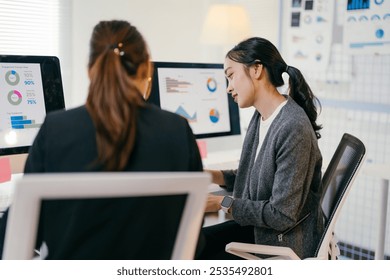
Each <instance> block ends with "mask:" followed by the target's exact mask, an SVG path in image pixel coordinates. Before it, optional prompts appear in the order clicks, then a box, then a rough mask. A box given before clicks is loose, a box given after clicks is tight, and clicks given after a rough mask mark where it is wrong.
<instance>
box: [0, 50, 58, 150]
mask: <svg viewBox="0 0 390 280" xmlns="http://www.w3.org/2000/svg"><path fill="white" fill-rule="evenodd" d="M0 63H39V65H40V67H41V75H42V86H43V95H44V100H45V109H46V114H47V113H48V112H50V111H55V110H60V109H65V98H64V91H63V85H62V77H61V67H60V61H59V59H58V57H56V56H35V55H0ZM29 148H30V146H19V147H9V148H8V147H7V148H5V147H0V156H6V155H15V154H24V153H28V150H29Z"/></svg>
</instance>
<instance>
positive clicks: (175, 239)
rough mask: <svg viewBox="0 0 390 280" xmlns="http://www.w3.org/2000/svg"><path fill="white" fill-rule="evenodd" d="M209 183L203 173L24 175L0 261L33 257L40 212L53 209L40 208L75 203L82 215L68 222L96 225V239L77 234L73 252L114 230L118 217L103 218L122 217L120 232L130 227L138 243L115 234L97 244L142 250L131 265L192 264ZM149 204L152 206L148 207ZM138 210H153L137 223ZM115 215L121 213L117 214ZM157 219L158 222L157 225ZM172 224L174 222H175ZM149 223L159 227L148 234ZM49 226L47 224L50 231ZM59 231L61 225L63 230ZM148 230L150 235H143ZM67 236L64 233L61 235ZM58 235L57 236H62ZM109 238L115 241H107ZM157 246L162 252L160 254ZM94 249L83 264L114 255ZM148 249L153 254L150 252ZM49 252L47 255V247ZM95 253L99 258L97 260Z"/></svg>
mask: <svg viewBox="0 0 390 280" xmlns="http://www.w3.org/2000/svg"><path fill="white" fill-rule="evenodd" d="M210 180H211V179H210V176H209V175H208V174H206V173H203V172H170V173H168V172H164V173H154V172H148V173H136V172H131V173H130V172H128V173H126V172H122V173H119V172H116V173H96V172H95V173H67V174H65V173H62V174H52V173H51V174H48V173H46V174H26V175H24V177H23V178H22V179H21V180H20V181H19V182H18V183H17V184H16V187H15V193H14V198H13V202H12V204H11V207H10V212H9V217H8V222H7V230H6V236H5V244H4V251H3V259H13V260H16V259H32V258H33V257H34V248H35V246H36V244H35V243H36V236H37V229H38V223H39V220H40V209H46V210H45V211H48V209H50V210H53V207H54V206H52V208H44V207H49V206H48V205H50V203H51V201H52V200H55V201H56V202H58V201H62V202H63V201H64V200H65V202H66V203H68V204H66V203H65V204H62V206H64V207H68V206H69V203H78V204H77V207H81V209H83V211H79V212H76V214H74V213H73V214H72V215H69V219H71V218H73V219H74V218H78V217H75V216H77V215H78V214H81V215H82V216H83V218H84V220H87V221H89V219H93V220H94V221H95V220H96V221H97V222H96V226H95V228H92V230H93V232H94V233H95V234H90V232H89V235H88V234H85V233H80V234H79V233H78V232H77V233H76V234H74V235H77V237H79V236H80V235H84V239H85V240H83V242H81V243H80V244H77V245H76V246H73V247H72V248H74V247H76V248H77V249H79V248H78V247H79V246H80V247H82V249H84V248H88V246H87V245H88V244H90V243H89V242H90V240H91V239H93V238H95V239H96V238H97V236H99V231H101V230H111V229H110V228H108V229H107V224H108V225H113V223H115V222H116V220H115V218H116V217H117V216H108V217H107V214H106V215H105V213H107V212H108V213H116V214H118V215H122V216H123V214H125V215H127V216H126V221H127V222H128V223H125V226H126V227H132V228H130V232H133V230H134V231H135V232H137V234H138V235H136V236H137V240H132V239H130V238H131V237H130V236H128V234H126V235H125V236H123V235H124V234H122V236H119V233H121V231H118V232H119V233H117V232H115V234H116V235H115V237H116V238H115V240H111V243H110V240H106V238H101V239H99V240H101V244H117V243H115V242H117V241H118V240H117V239H118V237H119V239H120V241H121V243H119V245H120V246H119V247H120V248H119V250H123V251H125V253H124V254H126V253H127V252H130V251H131V250H133V251H136V249H135V247H137V248H138V249H139V250H143V248H146V247H147V248H146V249H145V250H144V251H143V252H140V253H139V254H138V253H136V254H135V255H134V254H130V255H131V258H134V259H160V258H162V259H164V258H165V259H178V260H179V259H193V258H194V254H195V249H196V245H197V241H198V236H199V231H200V228H201V226H202V221H203V213H204V208H205V203H206V197H207V193H208V186H209V185H210V182H211V181H210ZM151 198H152V202H150V199H151ZM115 199H116V200H115ZM125 199H130V200H125ZM142 199H144V200H142ZM147 199H149V200H147ZM69 201H71V202H69ZM41 202H43V203H41ZM90 202H92V203H97V204H92V206H91V204H88V203H90ZM45 203H46V204H45ZM137 203H138V204H137ZM146 203H147V204H146ZM141 204H142V205H147V206H145V207H147V209H149V207H151V208H153V207H154V206H156V207H155V208H157V209H150V211H145V212H147V215H146V218H145V219H144V218H142V219H141V218H139V219H138V220H137V218H136V217H137V215H139V216H140V214H143V213H142V212H141V213H140V212H139V211H138V209H139V207H140V206H137V207H136V209H135V211H134V209H132V208H131V207H133V208H134V205H141ZM132 205H133V206H132ZM164 206H165V207H164ZM56 207H57V206H56ZM88 207H89V208H88ZM91 207H92V208H91ZM145 207H144V208H143V209H145ZM68 208H69V207H68ZM54 209H56V208H54ZM72 209H73V208H72ZM86 209H92V210H90V212H88V213H89V214H92V215H90V216H87V217H84V216H85V214H84V213H85V211H86ZM112 209H114V210H112ZM129 209H132V210H129ZM115 211H116V212H115ZM119 211H120V213H117V212H119ZM129 211H131V212H129ZM137 211H138V212H137ZM166 211H168V212H166ZM59 212H61V211H59ZM165 212H166V213H165ZM164 213H165V214H164ZM45 214H46V215H47V212H43V215H45ZM61 217H63V216H61ZM157 217H158V218H157ZM175 217H176V218H175ZM99 219H100V220H99ZM156 219H158V220H157V221H156ZM164 219H165V220H164ZM175 219H176V220H177V222H175ZM113 220H114V221H115V222H113ZM153 220H154V221H155V222H156V223H159V224H160V225H162V226H160V227H158V228H153V226H154V225H153V224H152V225H150V223H151V222H152V221H153ZM137 221H138V222H137ZM52 222H54V223H57V221H56V220H52ZM58 222H62V223H67V222H68V218H67V216H65V219H64V220H61V221H58ZM87 223H88V222H87ZM99 223H100V224H99ZM51 225H52V224H49V227H50V226H51ZM121 225H122V224H121ZM44 226H45V227H47V226H48V223H46V224H44ZM62 226H64V225H63V224H62ZM147 226H149V228H147ZM163 226H165V228H164V227H163ZM173 227H174V228H173ZM172 228H173V229H172ZM143 229H144V231H143ZM147 229H148V230H149V231H148V232H149V234H148V233H147V232H145V231H147ZM151 229H152V230H151ZM67 230H68V229H67V228H65V230H64V231H67ZM89 230H91V229H90V228H89ZM172 231H174V232H173V236H168V235H169V234H171V233H172ZM128 232H129V230H127V231H125V233H128ZM58 235H59V236H62V232H60V233H59V234H58ZM74 235H73V236H70V237H67V238H64V240H65V241H68V240H73V239H75V238H73V237H74ZM161 235H162V236H164V238H163V240H161V238H162V237H161ZM171 235H172V234H171ZM85 236H86V238H85ZM103 236H104V235H103ZM155 236H156V237H155ZM48 238H50V237H48ZM51 238H52V237H51ZM72 238H73V239H72ZM110 238H111V239H114V238H112V237H111V236H110ZM44 239H45V236H44ZM127 239H130V240H127ZM155 239H156V240H155ZM169 240H172V242H171V243H170V244H171V245H169V244H168V245H167V243H169V242H170V241H169ZM56 241H57V240H56ZM122 241H123V243H122ZM59 242H60V241H59ZM139 243H141V244H139ZM93 244H95V243H93ZM99 244H100V241H99ZM122 244H127V246H126V248H125V249H122V248H121V246H122ZM38 245H39V244H38ZM102 246H104V245H102ZM160 246H161V247H162V249H161V248H159V247H160ZM167 246H168V247H169V246H170V247H169V248H170V250H171V251H170V252H168V253H167V254H166V252H163V253H160V252H159V250H167ZM96 247H97V246H90V247H89V250H90V251H89V250H84V251H83V252H82V253H83V254H82V256H83V257H82V259H84V258H87V259H106V258H105V256H104V255H102V252H109V253H110V254H111V253H113V250H111V248H106V249H105V250H106V251H99V250H100V248H96ZM123 247H125V245H123ZM150 247H152V248H150ZM140 248H141V249H140ZM82 249H80V250H82ZM102 249H103V248H102ZM150 249H152V250H151V251H150ZM110 250H111V251H110ZM48 251H49V255H50V245H49V248H48ZM65 251H66V250H65ZM85 251H86V252H85ZM96 252H98V253H99V254H97V255H96V254H95V253H96ZM137 254H138V255H137ZM70 256H71V257H69V255H64V256H58V255H56V257H55V258H56V259H68V258H70V259H72V258H73V257H72V255H70ZM145 256H146V257H145ZM165 256H167V257H165ZM35 257H36V256H35ZM122 257H123V255H119V257H117V256H116V255H114V258H116V259H120V258H122ZM111 258H112V256H111ZM76 259H77V258H76Z"/></svg>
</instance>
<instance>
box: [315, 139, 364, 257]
mask: <svg viewBox="0 0 390 280" xmlns="http://www.w3.org/2000/svg"><path fill="white" fill-rule="evenodd" d="M365 153H366V148H365V146H364V144H363V142H361V141H360V140H359V139H358V138H356V137H355V136H352V135H350V134H347V133H345V134H344V135H343V137H342V138H341V141H340V143H339V145H338V147H337V149H336V151H335V153H334V155H333V157H332V159H331V161H330V163H329V165H328V167H327V169H326V171H325V173H324V175H323V177H322V188H323V190H322V197H321V207H322V211H323V215H324V219H325V230H324V233H323V236H322V238H321V240H320V242H319V245H318V248H317V251H316V256H317V255H318V252H319V249H320V247H321V244H322V241H323V240H324V238H325V235H326V233H327V231H328V229H329V226H330V224H331V222H332V219H333V218H334V215H335V213H336V210H337V209H338V207H339V205H340V202H341V200H342V198H343V196H344V194H345V192H346V191H347V189H348V187H349V186H350V183H351V181H352V179H353V177H354V175H355V173H356V171H357V169H358V167H359V166H360V164H361V162H362V160H363V158H364V155H365Z"/></svg>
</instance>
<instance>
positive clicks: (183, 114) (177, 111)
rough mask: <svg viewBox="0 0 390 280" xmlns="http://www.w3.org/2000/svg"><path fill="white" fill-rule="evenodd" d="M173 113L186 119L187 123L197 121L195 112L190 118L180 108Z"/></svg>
mask: <svg viewBox="0 0 390 280" xmlns="http://www.w3.org/2000/svg"><path fill="white" fill-rule="evenodd" d="M175 113H176V114H178V115H180V116H182V117H184V118H186V119H187V120H188V121H189V122H196V121H197V120H198V118H197V114H196V112H195V113H194V114H193V115H192V116H191V115H190V114H189V113H188V112H187V111H186V110H185V109H184V108H183V107H182V106H179V107H178V108H177V110H176V111H175Z"/></svg>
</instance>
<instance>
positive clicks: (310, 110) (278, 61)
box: [226, 37, 322, 139]
mask: <svg viewBox="0 0 390 280" xmlns="http://www.w3.org/2000/svg"><path fill="white" fill-rule="evenodd" d="M226 57H227V58H229V59H231V60H233V61H235V62H238V63H242V64H244V65H246V66H247V67H249V66H252V65H254V64H256V63H260V64H262V65H263V67H264V68H265V69H266V71H267V73H268V76H269V79H270V81H271V83H272V85H274V86H275V87H280V86H282V85H284V81H283V78H282V74H283V72H287V74H288V75H289V76H290V79H289V95H290V96H291V97H292V98H293V99H294V100H295V102H296V103H297V104H298V105H299V106H301V107H302V108H303V110H304V111H305V112H306V115H307V116H308V118H309V120H310V122H311V125H312V127H313V129H314V132H315V134H316V136H317V139H319V138H321V134H320V133H319V130H320V129H322V126H321V125H318V124H317V123H316V120H317V116H318V113H317V107H316V104H315V103H317V104H318V105H319V106H320V107H321V104H320V102H319V100H318V98H317V97H315V96H314V94H313V92H312V90H311V89H310V87H309V85H308V84H307V82H306V80H305V78H304V77H303V75H302V73H301V71H299V70H298V69H297V68H295V67H292V66H288V65H287V64H286V62H285V61H284V60H283V58H282V56H281V55H280V53H279V51H278V49H277V48H276V47H275V46H274V45H273V44H272V43H271V42H270V41H268V40H266V39H264V38H259V37H253V38H249V39H247V40H245V41H242V42H241V43H239V44H238V45H236V46H235V47H234V48H233V49H231V50H230V51H229V52H228V53H227V54H226Z"/></svg>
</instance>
